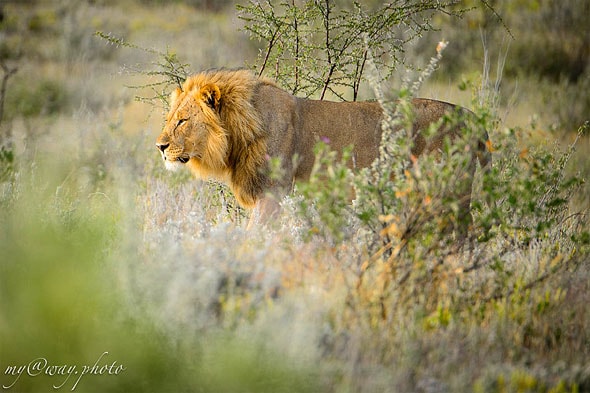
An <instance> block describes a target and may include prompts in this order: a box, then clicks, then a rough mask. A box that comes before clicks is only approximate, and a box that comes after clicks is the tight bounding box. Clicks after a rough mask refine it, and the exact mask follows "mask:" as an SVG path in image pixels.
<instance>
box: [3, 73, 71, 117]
mask: <svg viewBox="0 0 590 393" xmlns="http://www.w3.org/2000/svg"><path fill="white" fill-rule="evenodd" d="M12 82H13V83H12V84H11V86H10V94H9V95H7V97H6V109H5V114H6V117H7V118H8V119H11V118H15V117H18V116H22V117H36V116H50V115H55V114H57V113H60V112H63V111H64V110H65V109H66V108H67V107H68V92H67V90H66V88H65V87H64V84H63V82H62V81H58V80H52V79H42V80H40V81H35V80H34V79H33V80H31V79H27V80H24V79H22V78H21V77H20V76H18V77H16V78H15V80H14V81H12Z"/></svg>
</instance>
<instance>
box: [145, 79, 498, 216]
mask: <svg viewBox="0 0 590 393" xmlns="http://www.w3.org/2000/svg"><path fill="white" fill-rule="evenodd" d="M412 104H413V109H414V127H413V128H414V146H413V148H412V154H413V155H414V156H416V157H417V156H419V155H420V154H421V153H422V152H424V151H426V152H430V151H435V150H438V149H440V148H441V146H442V143H443V139H444V137H445V136H450V137H451V138H453V137H454V136H456V135H459V134H460V133H459V131H460V130H458V129H457V127H455V129H448V127H444V126H441V127H440V128H439V131H438V132H437V133H436V135H434V136H433V137H432V138H430V139H429V140H428V141H427V140H426V139H425V138H424V136H423V135H421V133H420V130H424V129H425V128H427V127H428V126H429V124H431V123H433V122H436V121H437V120H439V119H441V117H442V116H443V115H445V114H448V113H450V112H452V111H454V110H461V111H463V112H464V113H469V112H468V111H467V110H463V109H455V108H456V107H455V106H454V105H452V104H448V103H444V102H440V101H434V100H427V99H414V100H413V101H412ZM381 119H382V109H381V106H380V105H379V103H377V102H330V101H317V100H310V99H303V98H298V97H295V96H293V95H291V94H289V93H287V92H285V91H283V90H281V89H280V88H279V87H277V86H276V85H275V84H274V83H273V82H271V81H269V80H266V79H260V78H257V77H256V76H255V75H253V74H252V73H251V72H250V71H247V70H212V71H206V72H202V73H199V74H196V75H194V76H192V77H190V78H188V79H187V80H186V81H185V82H184V85H183V86H182V89H180V88H177V89H176V91H174V92H173V93H172V95H171V98H170V112H169V113H168V115H167V117H166V125H165V126H164V130H163V131H162V133H161V134H160V136H159V137H158V139H157V142H156V146H157V148H158V149H159V150H160V152H161V154H162V158H163V159H164V162H165V165H166V168H168V169H176V168H178V167H181V166H183V165H187V166H188V167H189V168H190V169H191V170H192V171H193V172H194V173H195V174H196V175H198V176H200V177H213V178H217V179H220V180H223V181H225V182H226V183H227V184H228V185H229V186H230V188H231V189H232V191H233V192H234V194H235V196H236V198H237V200H238V202H239V203H240V205H242V206H244V207H247V208H253V207H255V206H257V208H258V209H257V210H258V211H259V213H258V214H259V215H260V219H261V220H267V219H268V218H269V217H270V216H271V215H272V214H273V213H274V212H275V211H276V210H277V209H278V203H277V202H276V201H277V198H280V197H281V196H283V195H285V194H286V193H288V192H289V191H290V189H291V187H292V185H293V183H294V181H297V180H306V179H309V176H310V174H311V170H312V167H313V163H314V159H315V156H314V153H313V147H314V145H315V144H316V143H317V142H318V141H319V140H320V139H327V140H329V141H330V142H329V143H330V147H331V148H333V149H337V150H341V149H342V148H344V147H346V146H350V145H352V146H353V160H352V162H351V163H350V165H351V167H352V166H355V167H366V166H369V165H370V164H371V163H372V162H373V160H374V159H375V158H376V157H377V156H378V154H379V144H380V142H381V132H382V129H381ZM484 134H485V135H482V136H481V138H477V139H476V140H475V141H474V142H473V143H472V144H471V146H472V148H471V149H470V151H471V152H472V155H471V157H472V158H471V163H470V165H469V166H468V168H466V171H467V173H466V175H467V176H469V180H468V183H469V184H468V186H469V190H466V191H464V192H462V194H461V198H460V201H459V203H460V208H461V210H462V214H463V215H464V216H465V217H469V218H470V215H469V205H470V200H471V179H472V177H473V173H474V171H475V168H476V165H475V162H476V157H478V158H479V161H480V164H481V165H482V166H485V165H487V164H488V162H489V161H490V153H489V152H488V151H487V150H486V144H485V142H486V141H487V134H486V133H485V131H484ZM271 157H279V158H280V159H281V162H282V174H283V176H282V179H280V180H278V181H277V180H276V179H271V178H270V176H269V159H270V158H271ZM294 157H296V159H293V158H294ZM254 216H255V214H253V217H254ZM469 218H468V220H469ZM251 223H252V220H251Z"/></svg>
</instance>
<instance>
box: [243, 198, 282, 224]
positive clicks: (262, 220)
mask: <svg viewBox="0 0 590 393" xmlns="http://www.w3.org/2000/svg"><path fill="white" fill-rule="evenodd" d="M280 211H281V205H280V203H279V202H278V201H277V200H276V198H274V197H273V196H265V197H263V198H260V199H259V200H258V201H257V202H256V205H255V206H254V209H252V213H251V215H250V220H249V221H248V226H247V229H252V228H254V226H256V225H258V224H263V225H264V224H267V223H269V222H271V221H272V220H273V219H274V218H276V217H277V216H278V215H279V213H280Z"/></svg>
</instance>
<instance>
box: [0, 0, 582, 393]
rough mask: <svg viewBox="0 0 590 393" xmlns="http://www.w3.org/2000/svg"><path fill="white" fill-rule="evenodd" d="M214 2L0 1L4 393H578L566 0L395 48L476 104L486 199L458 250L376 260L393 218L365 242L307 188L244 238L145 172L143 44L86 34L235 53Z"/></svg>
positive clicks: (223, 214)
mask: <svg viewBox="0 0 590 393" xmlns="http://www.w3.org/2000/svg"><path fill="white" fill-rule="evenodd" d="M222 3H224V2H218V3H215V2H193V3H191V4H183V3H181V2H172V3H170V4H165V3H164V2H157V1H144V2H140V1H133V0H122V1H108V0H104V1H89V2H86V1H61V2H50V1H47V2H45V1H29V2H20V1H9V2H3V3H0V4H2V11H3V19H2V22H1V25H0V26H1V31H0V39H1V41H0V51H1V52H0V56H1V58H2V65H3V75H5V76H6V75H9V77H8V78H7V79H6V80H7V84H6V95H5V102H4V113H3V116H2V118H1V123H0V129H1V130H2V135H3V141H4V143H5V147H4V149H3V150H2V156H1V157H0V162H1V164H2V167H1V168H0V169H1V172H0V176H1V179H0V181H1V191H0V204H1V210H0V223H1V225H0V260H1V262H0V381H1V384H2V390H6V391H13V392H25V391H30V392H40V391H43V392H44V391H54V390H62V391H63V390H76V391H80V392H93V391H97V392H110V391H125V392H128V391H149V392H160V391H170V392H179V391H211V392H249V391H251V392H261V391H268V392H280V391H285V392H292V391H305V392H319V391H322V392H323V391H333V392H346V391H351V392H357V391H359V392H383V391H391V392H413V391H416V392H463V391H476V392H529V391H531V392H549V391H551V392H569V391H572V392H576V391H590V328H589V327H590V312H589V311H588V307H587V304H588V303H589V301H590V298H589V297H590V271H589V261H588V252H589V248H588V247H589V246H588V243H589V242H590V238H589V235H588V220H587V209H588V206H589V205H590V203H589V202H590V199H589V198H590V190H589V189H588V185H587V184H586V183H583V182H582V181H581V180H580V179H583V178H588V175H589V174H590V164H589V161H588V159H587V157H588V154H590V139H589V138H588V132H587V131H586V132H585V134H584V133H583V132H582V133H581V134H579V133H578V132H577V130H578V128H580V127H581V126H582V125H583V123H584V121H587V120H588V113H590V104H589V98H588V97H589V95H588V88H589V87H590V67H588V56H589V54H588V52H589V49H588V43H589V41H590V33H589V31H588V26H587V25H586V26H585V27H584V25H581V26H578V25H576V24H575V23H573V22H571V21H570V20H569V19H567V17H566V16H564V15H558V11H559V9H560V7H562V6H563V7H565V8H567V7H574V10H575V12H574V15H575V14H576V13H578V14H579V13H581V14H584V9H583V8H584V7H585V6H584V5H581V6H579V4H578V6H579V8H582V9H581V10H580V9H576V8H575V7H576V2H573V1H572V2H564V3H563V4H562V5H561V6H560V7H554V8H555V10H550V11H551V12H554V15H553V16H552V15H551V12H548V11H547V9H544V8H543V7H549V8H550V6H549V5H548V4H552V2H532V1H523V2H518V3H519V7H513V6H511V4H512V3H514V2H509V1H507V2H500V1H498V2H492V3H493V4H494V5H495V6H496V9H497V10H498V11H499V12H500V13H501V14H502V16H503V18H504V22H505V24H506V25H507V27H508V29H509V30H510V32H511V33H512V34H513V36H514V38H510V37H509V34H508V32H507V31H506V28H505V27H504V26H502V25H501V24H500V23H498V21H497V20H496V19H494V18H493V17H490V16H489V15H488V14H487V13H481V12H480V11H474V12H472V13H469V14H467V15H466V16H465V17H464V18H463V19H453V18H451V17H448V16H444V15H440V16H437V17H436V18H434V19H433V23H434V24H435V25H438V26H439V27H440V28H441V31H435V32H430V33H429V34H427V35H425V37H423V38H422V39H421V40H419V41H418V42H417V43H415V44H414V45H412V46H411V47H408V48H407V51H406V53H405V56H407V60H406V61H407V63H408V64H413V65H416V66H418V67H419V66H420V65H425V64H427V63H428V61H429V59H430V57H432V56H433V55H434V53H435V51H434V48H435V47H436V45H437V43H438V42H439V41H441V40H442V39H446V40H449V41H450V43H449V46H448V48H447V50H446V51H445V52H444V55H443V57H442V60H440V62H439V64H438V70H437V71H436V72H434V74H433V75H432V76H431V77H430V78H429V79H428V80H427V81H426V82H425V83H424V84H423V85H422V86H421V88H420V90H419V92H418V95H419V96H424V97H432V98H438V99H442V100H448V101H452V102H457V103H460V104H462V105H465V106H467V107H470V108H473V107H474V105H477V103H478V102H479V103H483V105H482V106H483V109H484V112H485V109H486V108H487V109H489V111H488V112H493V113H492V115H493V116H492V115H490V116H492V119H493V120H492V121H490V123H488V125H489V126H490V127H489V128H488V130H489V133H490V137H491V139H492V141H493V144H494V167H493V168H492V171H491V175H490V176H492V179H491V180H492V182H491V183H492V187H496V189H495V190H496V191H495V192H494V190H493V189H488V188H486V187H485V186H482V185H481V184H480V185H479V186H478V187H477V196H476V197H475V201H476V202H481V206H480V207H479V208H477V209H475V210H474V224H475V225H476V226H477V227H478V228H485V230H481V231H480V232H479V233H478V236H477V237H476V238H474V239H472V240H473V241H474V245H473V246H472V247H470V248H464V249H457V247H453V244H452V243H453V242H452V239H453V238H452V234H451V235H449V236H451V238H450V239H451V241H450V242H449V241H448V239H446V238H444V237H441V238H439V237H436V236H437V235H436V234H435V232H434V231H435V230H436V228H437V226H436V225H439V224H440V225H442V224H441V223H439V222H437V221H436V220H435V219H433V222H434V227H432V226H429V224H428V223H426V224H424V223H423V224H422V227H423V228H424V230H425V231H432V232H426V234H427V235H428V236H426V235H423V234H411V236H413V237H410V240H407V239H408V238H406V237H404V242H405V243H403V244H404V245H405V246H404V247H400V248H395V245H396V244H398V245H399V244H401V243H400V242H399V240H400V239H397V240H398V243H394V241H395V239H396V237H397V230H396V228H397V226H396V225H394V224H395V223H396V222H397V221H394V222H393V223H391V221H389V220H391V218H388V217H381V221H380V222H381V223H383V224H384V226H383V231H379V230H377V231H376V232H375V233H373V234H371V233H367V230H366V228H365V229H363V227H362V226H361V224H360V223H359V221H358V220H355V219H354V217H353V215H345V213H346V212H347V211H348V210H349V209H348V208H346V207H343V208H342V209H341V210H337V211H336V213H337V215H336V218H334V215H332V216H331V215H330V214H327V215H324V214H323V211H322V208H321V197H322V196H324V197H325V196H326V194H325V192H324V194H321V193H319V194H318V193H317V192H315V193H314V190H311V191H310V190H306V189H305V188H304V189H303V192H304V194H305V195H307V196H309V195H315V196H318V198H319V199H318V206H317V210H316V211H313V208H312V211H309V210H306V211H304V212H303V213H297V210H298V208H299V207H300V204H301V203H300V202H301V197H298V196H294V197H292V198H289V199H287V200H286V201H285V202H284V205H285V209H284V213H283V214H282V216H281V219H280V220H279V222H278V223H277V225H275V227H274V228H258V229H255V230H253V231H246V230H245V216H244V212H242V211H240V210H237V209H236V208H235V202H234V201H233V199H232V197H231V195H230V194H229V192H228V191H227V190H226V189H224V188H223V187H221V186H220V185H218V184H216V183H207V182H197V181H195V180H193V179H192V178H191V176H190V175H189V174H188V173H174V174H171V173H166V172H165V171H164V169H163V165H162V164H161V162H160V158H159V155H158V154H157V151H156V149H155V148H154V139H155V137H156V136H157V135H158V133H159V132H160V128H161V126H162V124H163V116H162V111H163V108H159V107H157V106H156V107H154V106H153V105H150V104H148V103H143V102H138V101H137V100H135V96H137V95H140V96H146V95H148V96H149V94H150V93H151V90H150V89H149V88H145V87H144V88H143V89H134V88H132V87H133V86H145V85H146V84H149V83H150V81H152V80H153V79H150V78H151V77H150V76H149V75H146V74H145V73H146V72H149V71H150V70H154V69H157V68H156V67H155V66H154V62H155V61H157V59H158V55H156V54H154V53H150V52H149V51H144V50H139V49H133V48H130V47H127V46H117V45H113V44H112V43H109V42H108V41H107V40H104V39H101V38H99V37H96V36H95V34H94V33H95V32H96V31H103V32H107V33H112V34H113V36H117V37H123V38H125V40H126V42H130V43H132V44H134V45H137V46H140V47H144V48H154V49H156V50H157V51H159V52H165V51H167V50H168V51H169V53H173V54H176V55H177V56H178V58H179V59H180V60H181V62H182V63H186V64H188V65H189V68H190V70H192V71H198V70H202V69H207V68H210V67H219V66H224V67H243V66H249V65H252V64H254V63H255V62H256V59H257V55H258V51H259V49H260V48H261V45H260V44H259V43H257V42H255V41H251V40H250V39H249V38H248V35H247V34H246V33H245V32H244V31H243V30H242V28H243V27H244V21H242V20H240V19H239V18H238V17H237V14H236V11H235V8H234V7H233V6H232V5H231V4H222ZM564 4H565V5H564ZM585 11H588V9H587V8H586V9H585ZM586 14H587V13H586ZM570 16H571V15H570ZM560 18H562V19H560ZM574 19H575V18H574ZM547 20H550V21H553V22H554V23H553V24H551V26H550V28H547V27H546V25H547ZM560 21H561V22H562V23H561V24H560V23H559V22H560ZM570 22H571V23H570ZM574 22H575V20H574ZM568 28H569V29H568ZM572 30H575V33H572ZM482 36H484V37H487V38H486V40H485V44H484V43H482V38H481V37H482ZM565 43H568V44H567V45H566V44H565ZM484 49H485V51H486V52H488V57H487V58H488V59H489V60H488V64H492V67H491V74H490V75H489V76H487V75H485V72H483V71H482V70H483V69H484V58H485V56H484ZM504 60H505V61H504ZM496 63H498V64H500V65H499V67H498V68H497V69H498V70H501V71H502V73H503V75H500V72H497V71H496ZM579 64H582V65H585V68H584V67H582V68H581V71H580V66H579ZM13 69H14V70H16V72H15V73H13V74H10V70H13ZM415 73H416V72H414V74H415ZM399 76H400V78H399V79H397V80H400V79H401V76H405V74H404V71H401V70H400V75H399ZM394 80H395V78H394ZM496 80H497V81H498V84H497V86H495V83H494V81H496ZM482 81H484V82H485V83H484V84H485V85H486V86H487V87H486V89H482V88H481V86H482ZM392 85H394V86H393V87H397V84H396V83H392ZM482 91H483V93H482ZM486 92H487V93H486ZM362 94H364V96H365V98H372V96H371V89H370V88H366V89H365V90H364V91H363V92H362ZM486 94H487V96H486ZM474 97H476V99H475V100H474ZM481 97H484V98H485V97H488V98H490V97H492V98H491V100H484V101H483V102H482V101H481V100H479V99H480V98H481ZM492 101H493V102H492ZM480 109H481V108H480ZM576 136H579V139H578V140H577V142H576V144H575V146H574V149H573V150H568V146H570V144H571V143H572V142H573V141H574V139H575V138H576ZM7 141H10V142H11V144H6V142H7ZM326 165H328V167H331V166H335V167H336V169H338V168H339V167H338V166H337V165H336V164H335V163H334V162H330V161H328V162H327V164H326ZM335 173H336V174H338V173H339V172H338V170H336V171H335ZM418 180H421V181H424V180H425V179H419V178H418ZM418 180H417V182H418V183H420V182H419V181H418ZM330 181H332V182H333V183H329V184H330V185H332V186H334V189H338V186H339V184H340V183H339V182H338V181H339V179H338V178H337V176H336V178H330ZM420 184H422V183H420ZM422 189H423V190H428V186H427V185H425V186H424V188H422ZM402 194H403V193H402ZM490 195H491V196H492V197H493V198H494V199H495V200H499V201H501V202H498V203H497V204H494V203H491V204H489V205H486V203H490V202H489V201H488V200H487V199H486V196H490ZM327 200H328V203H330V201H332V199H330V198H327ZM400 200H402V201H403V200H404V196H403V195H402V196H401V197H400ZM407 202H409V203H412V202H414V201H413V200H411V199H408V200H407ZM478 206H479V204H478ZM404 211H405V210H404ZM328 213H334V212H328ZM318 217H319V218H318ZM326 217H327V218H331V221H329V220H323V221H322V218H326ZM338 217H339V218H340V219H338ZM318 223H319V224H318ZM335 229H339V230H340V232H338V231H335ZM406 229H407V228H406ZM375 235H377V236H375ZM408 236H410V235H408ZM382 237H390V238H391V239H393V240H391V241H390V242H389V243H388V242H387V241H384V240H383V238H382ZM376 239H377V240H376ZM433 239H435V240H433ZM380 242H381V243H380ZM376 243H377V244H385V246H384V247H383V248H379V247H377V248H376V249H375V244H376ZM402 249H403V250H402ZM105 352H108V353H107V354H105ZM38 359H40V363H39V362H36V360H38ZM44 359H45V360H46V361H47V364H46V365H45V363H44ZM36 364H37V365H38V364H40V365H41V367H40V366H35V365H36ZM27 365H28V366H29V367H28V369H19V368H18V367H19V366H27ZM44 365H45V366H44ZM64 365H67V366H72V367H73V366H75V367H76V368H75V369H74V368H68V367H66V368H59V367H58V368H52V367H50V366H64ZM94 365H96V366H97V367H95V368H93V366H94ZM105 365H106V366H112V367H103V366H105ZM119 366H122V367H119ZM68 370H69V371H70V372H71V375H70V376H68V375H67V372H68ZM21 372H22V373H21ZM76 372H77V373H76ZM83 372H86V373H85V375H83V376H82V374H83ZM64 373H66V374H65V375H64ZM48 374H53V375H48ZM97 374H98V375H97ZM19 375H20V376H19Z"/></svg>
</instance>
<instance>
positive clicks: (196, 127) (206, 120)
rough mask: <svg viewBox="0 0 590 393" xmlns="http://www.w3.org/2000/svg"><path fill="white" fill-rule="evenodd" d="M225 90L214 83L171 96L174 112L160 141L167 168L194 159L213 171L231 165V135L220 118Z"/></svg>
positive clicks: (171, 110)
mask: <svg viewBox="0 0 590 393" xmlns="http://www.w3.org/2000/svg"><path fill="white" fill-rule="evenodd" d="M220 97H221V92H220V91H219V88H218V87H217V86H216V85H214V84H207V85H205V86H202V87H200V88H199V89H197V90H194V89H193V90H184V91H183V90H181V89H180V88H177V89H176V91H174V92H173V93H172V95H171V96H170V112H169V113H168V115H167V116H166V125H165V126H164V130H163V131H162V133H161V134H160V136H159V137H158V139H157V141H156V146H157V147H158V149H159V150H160V152H161V154H162V158H163V159H164V162H165V165H166V168H167V169H171V170H175V169H177V168H179V167H181V166H182V165H183V164H186V163H189V162H191V165H198V166H201V167H203V168H202V169H205V170H207V171H210V172H214V173H217V172H222V171H223V170H224V169H225V168H226V167H227V151H228V146H227V145H228V138H227V134H226V131H225V130H224V129H223V128H222V127H221V124H220V123H221V122H220V119H219V113H218V108H219V100H220Z"/></svg>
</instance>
